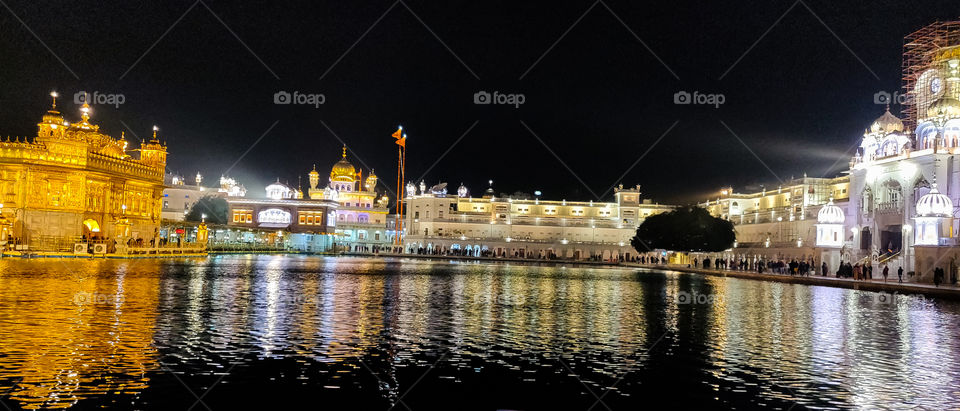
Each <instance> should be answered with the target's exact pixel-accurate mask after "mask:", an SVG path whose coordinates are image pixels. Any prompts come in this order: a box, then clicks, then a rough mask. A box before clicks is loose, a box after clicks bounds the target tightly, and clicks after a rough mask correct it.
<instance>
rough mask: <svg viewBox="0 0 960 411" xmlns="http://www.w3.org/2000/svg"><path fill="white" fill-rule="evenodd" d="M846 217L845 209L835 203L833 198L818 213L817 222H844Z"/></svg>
mask: <svg viewBox="0 0 960 411" xmlns="http://www.w3.org/2000/svg"><path fill="white" fill-rule="evenodd" d="M844 218H845V217H844V215H843V209H842V208H840V207H837V206H835V205H833V198H831V199H830V202H828V203H827V205H825V206H823V208H821V209H820V212H819V213H817V222H818V223H820V224H843V220H844Z"/></svg>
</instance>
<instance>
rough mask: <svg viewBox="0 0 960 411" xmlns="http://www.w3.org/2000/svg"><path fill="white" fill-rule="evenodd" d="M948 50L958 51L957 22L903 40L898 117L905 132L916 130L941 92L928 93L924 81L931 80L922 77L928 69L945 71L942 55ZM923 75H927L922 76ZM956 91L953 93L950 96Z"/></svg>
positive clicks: (959, 25) (941, 23)
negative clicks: (900, 118) (901, 81)
mask: <svg viewBox="0 0 960 411" xmlns="http://www.w3.org/2000/svg"><path fill="white" fill-rule="evenodd" d="M951 48H955V49H957V51H960V21H938V22H936V23H933V24H930V25H927V26H926V27H923V28H921V29H919V30H917V31H915V32H913V33H910V34H908V35H907V36H906V37H904V39H903V89H902V91H901V94H900V96H901V97H900V99H899V100H900V101H898V102H899V103H900V104H901V106H902V111H901V117H902V118H903V122H904V124H905V126H906V127H907V130H914V129H915V128H916V126H917V120H918V118H922V116H925V110H926V108H927V107H928V106H929V105H930V103H932V102H933V101H934V100H935V99H936V98H939V97H940V94H942V93H943V91H940V92H939V93H938V94H937V95H934V94H933V93H931V91H930V87H929V85H928V84H924V82H926V81H929V80H932V79H928V78H923V77H929V76H930V74H931V73H934V72H931V71H930V70H931V69H939V70H941V72H943V71H945V70H946V62H945V61H944V60H943V58H942V56H943V53H944V51H945V50H948V49H951ZM941 66H943V67H941ZM924 73H928V74H927V75H926V76H925V74H924ZM918 85H919V87H918ZM944 86H945V84H944ZM943 88H944V87H941V90H943ZM958 91H960V90H953V92H954V93H956V92H958ZM952 97H954V98H956V96H952Z"/></svg>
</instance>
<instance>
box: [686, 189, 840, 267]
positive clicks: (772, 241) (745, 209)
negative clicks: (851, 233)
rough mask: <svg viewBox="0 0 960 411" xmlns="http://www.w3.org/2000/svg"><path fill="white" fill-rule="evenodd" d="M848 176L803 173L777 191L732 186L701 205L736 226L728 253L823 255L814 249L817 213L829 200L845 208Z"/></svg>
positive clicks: (787, 256) (747, 255)
mask: <svg viewBox="0 0 960 411" xmlns="http://www.w3.org/2000/svg"><path fill="white" fill-rule="evenodd" d="M849 186H850V178H849V177H848V176H840V177H836V178H813V177H807V176H804V177H801V178H796V179H793V180H790V181H788V182H787V183H786V184H784V185H782V186H780V187H777V189H776V190H765V189H764V190H760V191H756V192H752V193H736V192H734V191H733V188H731V187H726V188H723V189H721V190H720V192H719V195H718V196H717V197H716V198H715V199H713V200H708V201H706V202H704V203H701V204H700V205H701V206H703V207H704V208H706V209H707V210H708V211H709V212H710V214H712V215H714V216H717V217H721V218H724V219H727V220H730V221H731V222H733V224H734V226H735V229H736V231H737V242H736V245H735V248H734V249H733V250H731V251H730V252H729V253H727V257H729V258H737V259H740V258H743V259H748V260H753V259H758V258H762V259H764V260H768V259H771V258H773V259H776V258H785V259H788V260H789V259H791V258H797V259H810V258H820V256H819V254H818V252H817V250H816V249H815V246H816V242H817V239H818V237H817V229H818V227H817V222H818V221H817V218H818V216H819V214H820V210H821V207H823V206H824V205H826V204H827V203H828V202H829V201H830V200H831V199H833V200H834V201H836V202H837V204H839V206H840V207H845V205H846V203H847V200H848V198H849V195H850V193H849Z"/></svg>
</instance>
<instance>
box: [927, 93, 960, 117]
mask: <svg viewBox="0 0 960 411" xmlns="http://www.w3.org/2000/svg"><path fill="white" fill-rule="evenodd" d="M940 116H943V117H960V101H957V99H955V98H953V97H947V96H944V97H941V98H939V99H937V101H934V102H933V104H930V107H927V118H930V117H940Z"/></svg>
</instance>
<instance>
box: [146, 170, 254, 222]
mask: <svg viewBox="0 0 960 411" xmlns="http://www.w3.org/2000/svg"><path fill="white" fill-rule="evenodd" d="M202 179H203V177H202V176H201V175H200V173H197V176H196V177H195V178H194V182H195V184H187V182H186V179H185V178H183V176H180V175H178V174H169V173H168V174H167V175H166V176H164V184H166V188H164V190H163V208H161V212H160V215H161V217H162V218H163V219H164V220H169V221H183V220H184V217H186V215H187V213H188V212H189V211H190V207H191V206H193V203H195V202H196V201H197V200H199V199H201V198H203V197H208V196H218V197H243V196H245V195H246V194H247V189H246V188H244V187H243V185H240V184H237V182H236V180H234V179H232V178H228V177H224V176H221V177H220V187H219V188H217V187H204V186H203V185H201V183H202V181H203V180H202Z"/></svg>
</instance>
